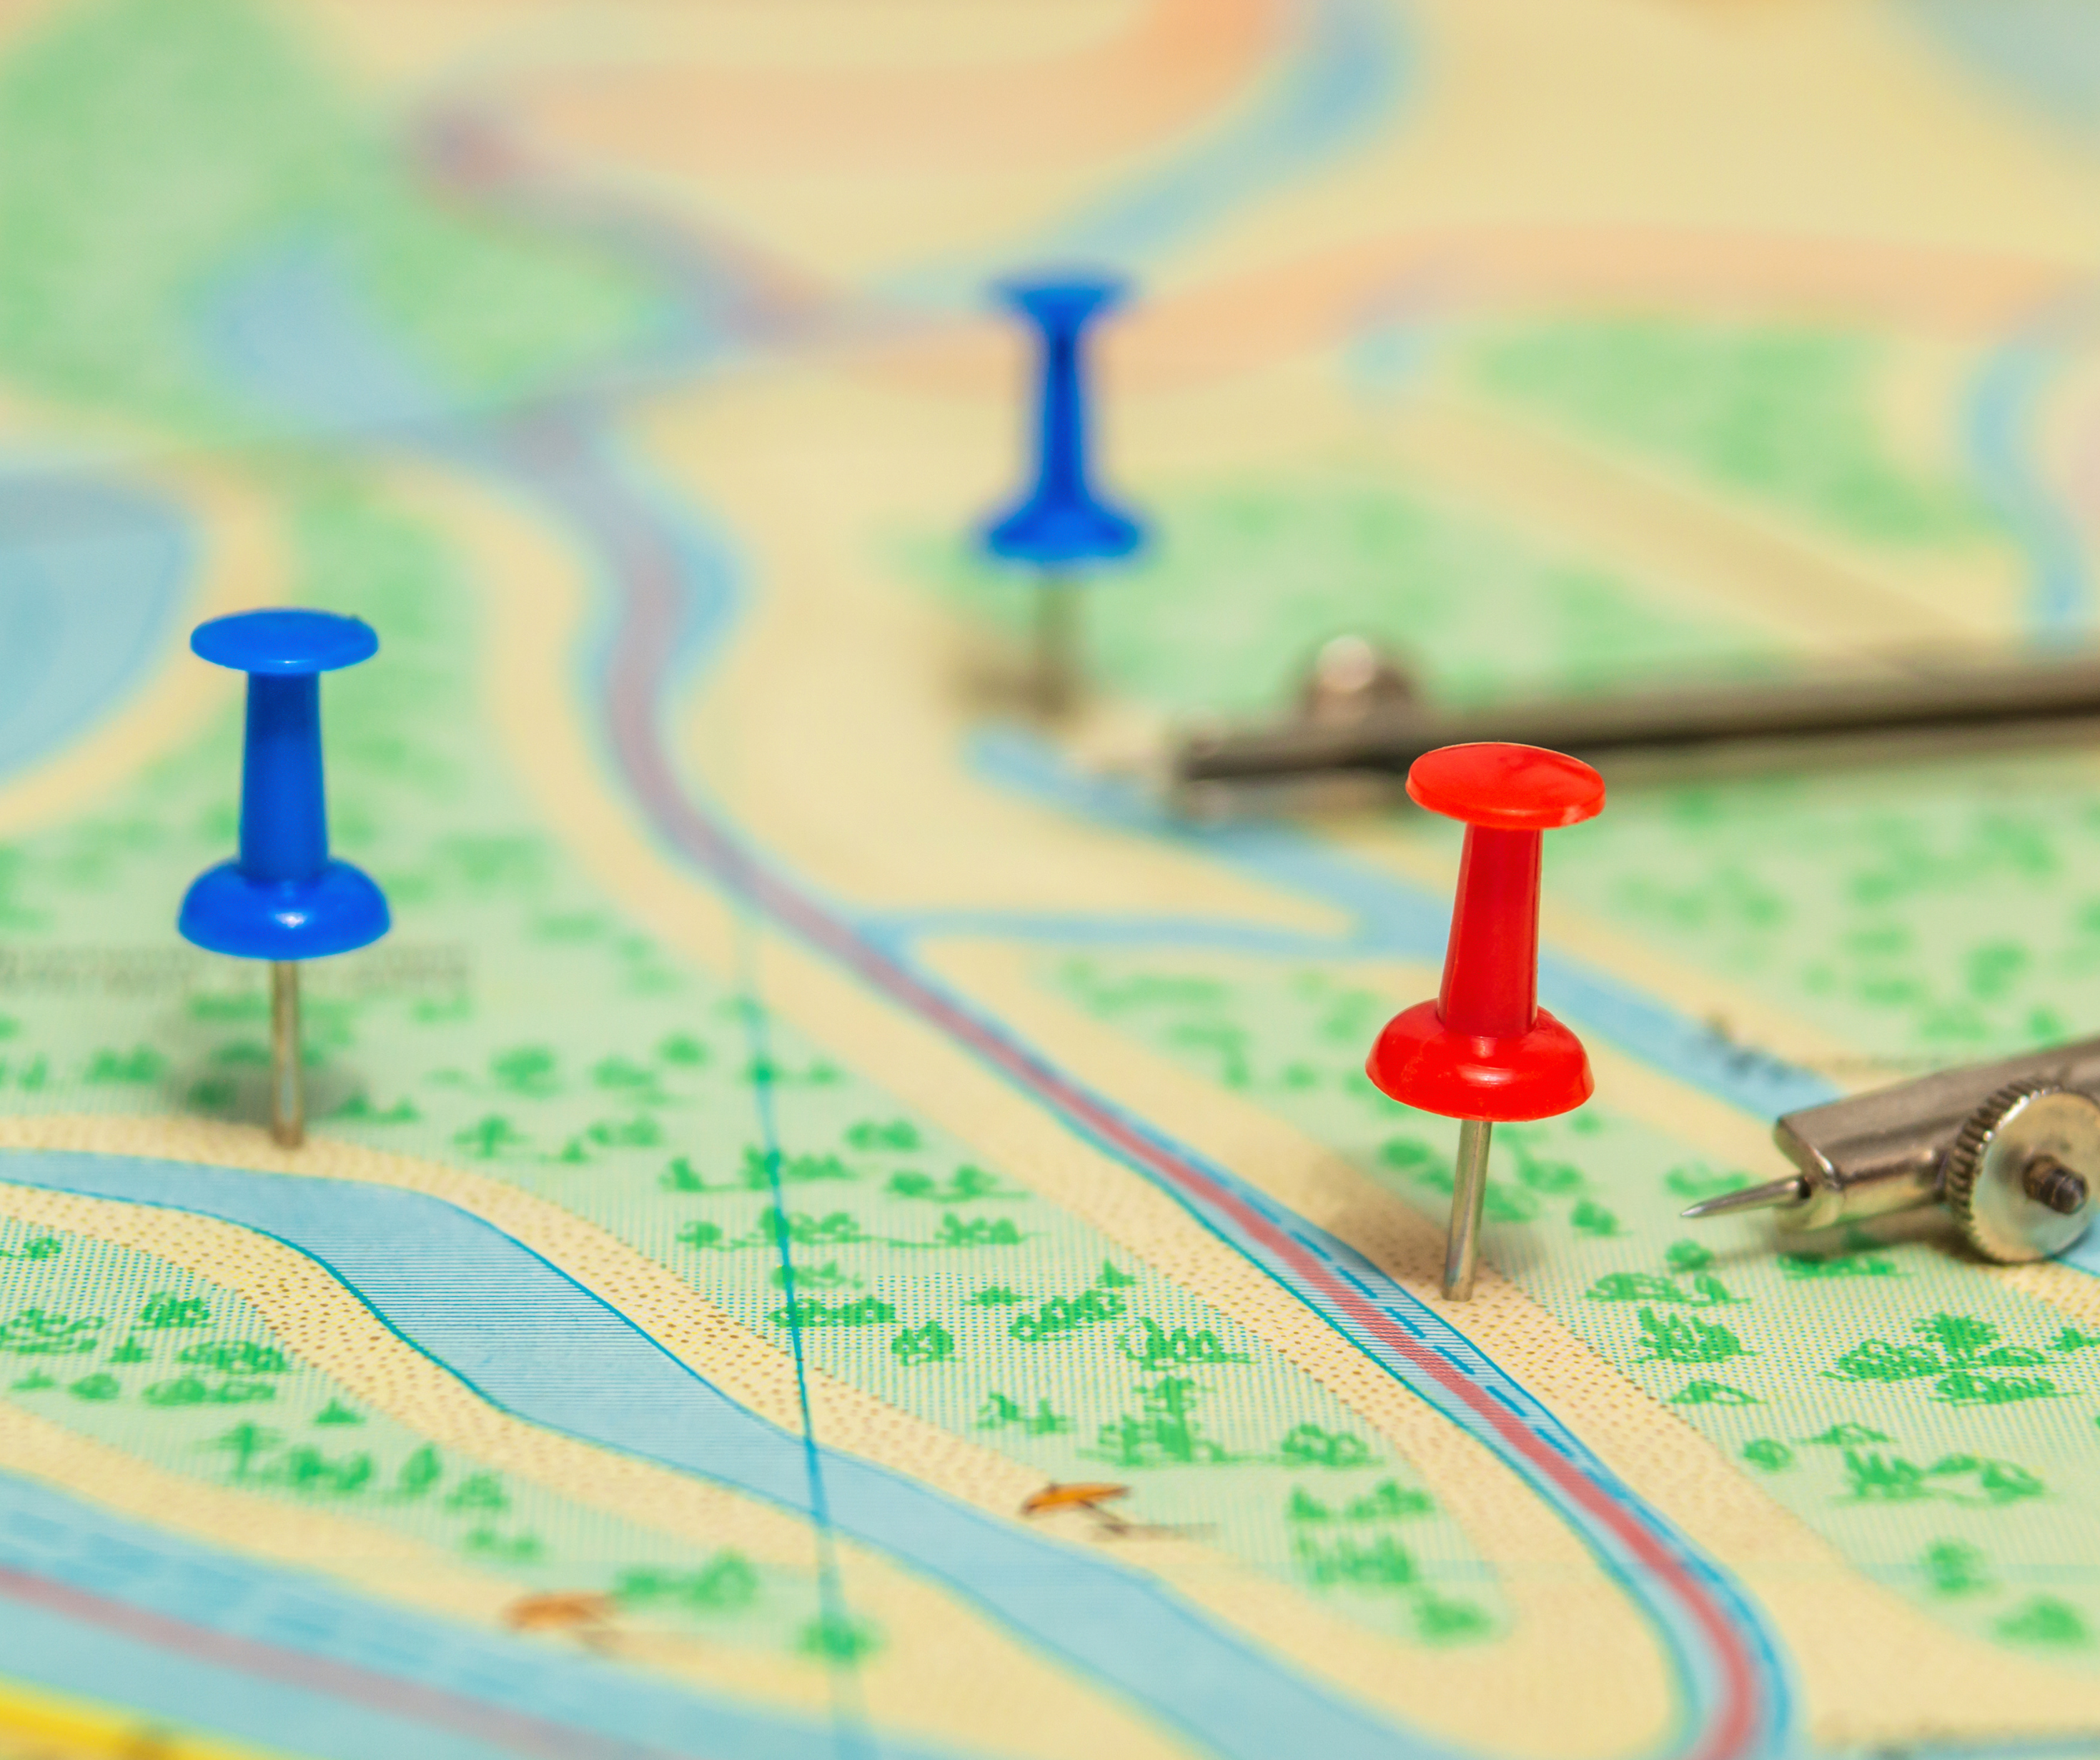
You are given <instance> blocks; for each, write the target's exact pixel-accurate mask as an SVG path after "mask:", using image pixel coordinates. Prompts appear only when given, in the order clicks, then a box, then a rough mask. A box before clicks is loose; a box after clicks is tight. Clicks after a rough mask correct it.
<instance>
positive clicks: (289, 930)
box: [175, 610, 388, 1147]
mask: <svg viewBox="0 0 2100 1760" xmlns="http://www.w3.org/2000/svg"><path fill="white" fill-rule="evenodd" d="M190 651H191V652H192V653H194V654H196V655H197V656H198V657H199V658H201V659H205V660H209V661H210V662H212V664H213V665H214V666H223V667H232V669H233V670H234V671H236V672H245V673H246V674H247V675H248V734H247V744H246V746H245V750H244V752H243V755H242V758H241V768H240V859H239V860H236V861H230V862H223V863H221V864H220V865H219V866H218V867H216V868H214V869H210V870H209V871H207V872H206V873H203V874H201V875H200V876H199V877H198V878H197V881H196V884H195V885H194V886H192V887H191V888H190V889H189V892H188V895H186V896H185V897H184V898H183V910H182V915H181V916H180V917H178V918H177V919H176V922H175V926H176V927H177V928H178V929H179V930H180V931H182V933H183V936H184V938H185V939H188V940H191V941H194V942H195V943H196V944H197V945H198V946H199V947H201V948H209V949H210V951H211V952H212V953H230V954H232V956H233V957H235V958H236V959H260V960H267V961H270V1134H271V1136H273V1137H276V1139H277V1141H278V1142H280V1143H283V1144H285V1145H286V1146H288V1147H289V1146H295V1145H297V1144H298V1142H301V1141H302V1139H303V1138H304V1137H305V1135H306V1125H307V1118H306V1113H307V1107H306V1093H305V1089H304V1085H303V1082H302V1077H301V1074H300V1067H299V1058H300V1042H299V961H302V960H309V959H320V958H321V957H323V956H324V955H326V954H329V953H349V952H350V951H351V949H352V948H361V947H364V946H365V945H367V944H369V943H371V942H373V941H377V939H379V938H380V936H382V935H384V934H386V930H387V925H388V918H387V914H386V895H385V894H384V893H382V891H380V890H379V888H378V887H377V886H376V885H375V884H373V881H372V880H371V878H369V877H368V875H366V874H364V873H362V872H361V871H360V870H359V869H355V868H353V867H351V865H350V864H349V863H348V862H342V861H332V860H329V843H328V802H327V799H326V797H325V795H324V793H323V790H322V785H321V681H320V675H321V674H322V673H324V672H333V671H338V670H339V669H341V668H342V667H351V666H355V665H356V664H357V663H358V662H359V661H360V660H369V659H370V658H372V656H373V654H375V653H377V652H378V651H379V638H378V637H377V636H375V635H374V634H373V631H372V629H371V627H370V626H369V625H368V624H366V623H360V621H359V620H358V619H357V618H346V617H336V616H333V615H332V614H329V612H326V611H295V610H285V611H244V612H241V613H240V614H239V615H237V616H235V617H223V618H214V619H213V620H212V621H211V622H210V623H200V624H199V625H198V626H197V627H196V629H195V630H194V631H192V633H191V636H190Z"/></svg>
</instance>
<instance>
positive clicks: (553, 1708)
mask: <svg viewBox="0 0 2100 1760" xmlns="http://www.w3.org/2000/svg"><path fill="white" fill-rule="evenodd" d="M352 1519H355V1518H354V1517H353V1518H352ZM0 1568H4V1569H9V1570H12V1571H15V1572H18V1573H20V1574H22V1575H24V1576H28V1577H33V1578H35V1579H37V1580H38V1581H41V1582H47V1583H54V1584H58V1585H61V1586H64V1587H66V1588H68V1589H71V1590H74V1591H78V1592H81V1593H84V1594H87V1595H93V1596H95V1597H96V1598H98V1599H101V1600H103V1601H104V1602H108V1603H114V1604H117V1605H119V1606H122V1607H126V1608H135V1609H139V1610H140V1611H143V1612H145V1613H149V1614H152V1615H155V1616H157V1617H161V1618H165V1619H169V1620H171V1621H178V1622H179V1623H181V1624H183V1625H184V1626H188V1627H190V1628H192V1629H193V1630H201V1631H205V1632H211V1633H215V1634H217V1635H220V1636H223V1637H227V1638H232V1639H237V1640H240V1641H242V1642H245V1643H257V1644H264V1645H267V1646H269V1647H271V1648H274V1649H276V1650H279V1651H284V1652H291V1653H293V1654H297V1655H301V1656H305V1657H314V1658H317V1659H320V1660H322V1661H329V1662H332V1663H335V1664H337V1665H342V1666H344V1667H348V1668H354V1669H357V1670H360V1671H362V1672H364V1673H366V1674H373V1675H377V1676H383V1677H385V1678H386V1679H390V1680H394V1681H399V1682H403V1683H408V1684H409V1685H411V1686H412V1687H418V1688H421V1689H424V1690H426V1691H430V1692H440V1693H443V1694H445V1695H446V1696H448V1697H451V1698H453V1699H455V1700H458V1701H462V1702H465V1703H467V1704H470V1705H474V1706H478V1707H479V1708H482V1709H486V1710H487V1711H490V1712H492V1713H493V1714H496V1715H497V1716H498V1717H501V1716H505V1715H508V1716H513V1717H518V1718H529V1719H532V1720H533V1721H535V1722H538V1723H545V1724H547V1725H549V1726H550V1733H553V1734H554V1735H557V1736H561V1735H563V1734H566V1735H567V1736H570V1737H574V1738H577V1739H579V1740H587V1741H588V1742H589V1748H588V1749H580V1750H579V1751H580V1752H581V1753H585V1754H587V1755H589V1756H594V1757H600V1760H628V1757H631V1760H642V1756H641V1754H640V1753H638V1752H637V1749H636V1748H635V1747H633V1744H637V1743H639V1744H642V1745H646V1749H647V1752H648V1753H649V1754H651V1755H664V1756H668V1755H669V1754H671V1753H677V1752H679V1751H681V1749H682V1748H683V1745H684V1744H685V1743H686V1741H687V1740H693V1741H698V1742H701V1743H704V1744H706V1745H708V1747H709V1748H712V1750H713V1751H723V1752H726V1751H730V1749H731V1748H732V1747H733V1749H734V1751H735V1753H738V1754H739V1755H740V1756H742V1755H748V1756H752V1757H753V1760H823V1756H824V1755H826V1754H827V1753H830V1752H831V1751H832V1742H831V1739H830V1738H831V1730H830V1726H829V1725H828V1723H825V1722H823V1721H821V1720H818V1719H814V1718H810V1719H801V1718H795V1717H793V1716H792V1714H788V1715H783V1714H780V1713H779V1712H777V1711H775V1710H773V1709H770V1708H766V1707H764V1706H762V1705H757V1704H751V1705H737V1704H736V1703H735V1701H726V1700H722V1699H714V1700H712V1701H711V1700H710V1699H709V1698H708V1697H704V1696H699V1695H698V1694H695V1693H694V1692H690V1690H687V1689H685V1688H682V1687H678V1686H677V1685H675V1684H673V1683H669V1682H665V1681H655V1680H651V1679H648V1678H646V1676H637V1674H635V1673H634V1672H633V1670H629V1669H626V1668H623V1667H621V1666H620V1665H615V1664H611V1663H605V1662H601V1661H597V1660H595V1659H593V1658H588V1657H577V1656H574V1655H571V1654H567V1653H565V1652H562V1650H559V1649H557V1648H553V1647H551V1646H549V1645H547V1644H545V1643H534V1642H533V1641H532V1640H530V1639H524V1638H520V1637H516V1636H513V1635H510V1634H507V1633H498V1632H487V1631H483V1630H478V1629H476V1628H475V1627H474V1626H471V1625H468V1624H465V1623H457V1624H455V1623H454V1622H452V1621H448V1620H445V1619H443V1618H442V1617H439V1616H435V1615H433V1614H430V1613H424V1612H422V1611H421V1610H419V1609H417V1608H412V1607H408V1606H405V1605H401V1604H392V1603H389V1602H386V1601H384V1600H382V1599H379V1598H377V1597H375V1596H369V1595H361V1594H359V1593H358V1592H356V1591H352V1590H349V1589H346V1588H344V1587H343V1586H341V1585H340V1584H338V1583H336V1582H333V1580H331V1579H330V1578H329V1577H326V1576H324V1575H323V1574H322V1573H320V1572H318V1571H308V1570H305V1569H298V1568H297V1567H293V1566H288V1565H284V1564H274V1563H270V1562H267V1561H263V1560H255V1559H251V1558H248V1557H245V1556H244V1555H241V1554H240V1553H239V1552H237V1551H233V1550H232V1549H230V1548H218V1547H209V1546H205V1545H203V1544H201V1543H199V1542H196V1541H192V1540H190V1539H188V1538H184V1537H183V1536H180V1535H179V1534H175V1533H172V1532H170V1530H167V1529H161V1528H156V1527H152V1526H150V1525H147V1524H145V1523H143V1522H139V1521H136V1520H132V1519H130V1518H129V1517H126V1516H121V1515H119V1514H117V1512H115V1511H111V1510H108V1509H105V1508H103V1507H100V1506H99V1505H95V1504H93V1503H90V1502H89V1501H88V1500H87V1499H86V1498H82V1497H79V1496H77V1495H76V1494H73V1493H72V1492H70V1491H68V1490H65V1489H60V1488H58V1487H54V1486H51V1485H43V1484H42V1483H39V1482H38V1481H33V1480H30V1479H29V1478H27V1477H25V1476H21V1475H18V1474H15V1473H13V1472H0ZM200 1602H204V1603H206V1604H207V1605H205V1606H203V1607H200V1605H199V1603H200ZM24 1608H29V1609H33V1612H31V1613H29V1615H28V1616H27V1618H26V1620H24V1617H23V1615H22V1611H21V1610H23V1609H24ZM47 1620H63V1621H68V1622H69V1623H73V1624H77V1626H80V1627H82V1629H83V1630H86V1631H89V1632H92V1633H94V1634H95V1640H94V1642H93V1643H90V1644H88V1645H85V1646H83V1647H82V1648H81V1650H80V1652H78V1654H77V1657H74V1656H73V1653H72V1652H64V1655H63V1657H48V1658H46V1666H45V1667H43V1668H42V1669H39V1670H30V1671H29V1672H28V1674H27V1675H25V1670H24V1661H25V1655H24V1652H23V1651H22V1650H20V1649H18V1648H15V1644H14V1643H13V1635H9V1639H8V1642H7V1648H6V1652H5V1655H4V1657H0V1674H5V1675H6V1676H7V1677H9V1678H11V1679H17V1680H20V1679H25V1678H29V1679H32V1681H33V1683H42V1684H46V1685H47V1686H48V1687H51V1688H52V1689H54V1690H57V1691H60V1692H81V1693H85V1694H86V1695H87V1696H91V1697H94V1698H96V1699H98V1700H100V1701H104V1702H108V1701H109V1700H110V1699H111V1698H112V1695H111V1694H110V1693H109V1691H108V1688H109V1683H110V1676H109V1675H108V1673H107V1671H106V1670H107V1664H106V1661H105V1660H104V1657H103V1656H102V1654H101V1646H102V1644H103V1643H105V1642H108V1641H117V1642H121V1643H132V1644H136V1645H139V1646H140V1647H141V1648H143V1649H145V1650H146V1651H148V1652H149V1653H151V1654H152V1656H154V1657H161V1658H166V1657H170V1655H174V1656H177V1657H179V1661H176V1662H174V1664H173V1665H171V1666H172V1672H173V1674H174V1676H175V1682H176V1683H187V1682H188V1681H189V1680H190V1679H192V1670H198V1669H202V1670H223V1671H224V1672H225V1673H226V1674H228V1675H230V1676H232V1678H233V1679H235V1680H237V1681H238V1682H240V1683H243V1685H244V1686H245V1687H249V1688H251V1689H252V1688H253V1687H255V1686H256V1685H257V1684H258V1683H260V1685H261V1686H262V1687H263V1688H265V1689H267V1690H268V1691H267V1692H266V1696H269V1694H270V1693H294V1694H298V1695H299V1696H301V1697H302V1699H307V1700H313V1699H317V1700H320V1701H323V1702H324V1703H325V1704H326V1705H328V1706H329V1713H330V1716H331V1718H333V1717H334V1716H337V1714H345V1715H350V1716H351V1721H352V1722H355V1715H352V1714H368V1715H370V1716H373V1717H378V1718H386V1719H387V1720H388V1721H390V1722H391V1721H393V1720H395V1719H397V1718H398V1719H401V1720H403V1721H405V1722H406V1723H408V1724H410V1725H412V1727H415V1728H417V1729H418V1730H423V1731H430V1732H431V1734H432V1735H433V1736H434V1737H435V1736H439V1735H442V1734H448V1733H451V1734H456V1733H457V1732H456V1731H447V1729H446V1726H444V1725H443V1724H440V1723H432V1722H429V1721H427V1720H426V1719H424V1718H421V1717H419V1716H418V1715H417V1714H416V1713H415V1712H414V1711H412V1710H402V1709H396V1708H391V1707H387V1706H385V1705H377V1704H374V1703H373V1702H371V1701H365V1700H362V1699H359V1698H356V1697H355V1696H348V1697H346V1696H343V1695H342V1694H339V1693H337V1692H331V1691H330V1690H329V1688H328V1687H325V1686H322V1685H318V1684H315V1685H308V1684H304V1683H293V1682H287V1681H285V1680H283V1679H280V1678H279V1677H276V1676H273V1675H270V1674H260V1673H258V1672H256V1671H254V1670H249V1669H245V1668H243V1667H241V1666H240V1665H239V1664H238V1663H235V1662H232V1661H223V1660H218V1659H213V1658H198V1657H191V1656H187V1655H182V1654H181V1653H180V1652H170V1651H169V1650H167V1649H166V1648H164V1647H162V1646H161V1645H160V1644H157V1643H155V1642H154V1640H153V1639H152V1638H150V1637H148V1636H144V1635H139V1634H137V1633H132V1632H127V1631H124V1630H113V1629H112V1628H110V1627H108V1626H104V1625H103V1624H102V1623H100V1622H99V1621H95V1620H94V1619H93V1618H92V1617H88V1616H86V1615H82V1614H77V1613H67V1612H64V1611H61V1610H53V1609H51V1608H46V1607H44V1606H42V1605H40V1604H37V1603H35V1602H34V1601H33V1600H32V1599H29V1598H25V1597H21V1596H19V1595H16V1594H15V1593H14V1592H12V1591H11V1590H10V1589H9V1588H8V1586H7V1585H6V1584H5V1583H4V1582H0V1632H5V1631H6V1630H7V1626H9V1624H11V1623H15V1622H18V1621H19V1622H22V1623H28V1624H29V1625H32V1626H37V1625H41V1624H42V1622H44V1621H47ZM61 1661H77V1663H78V1667H77V1668H73V1669H68V1668H66V1667H64V1666H60V1662H61ZM121 1679H122V1680H123V1683H124V1684H125V1685H126V1686H127V1687H129V1686H130V1685H131V1684H132V1683H133V1677H132V1676H131V1675H130V1674H128V1673H127V1674H125V1675H124V1676H123V1677H121ZM172 1684H173V1683H170V1686H168V1687H163V1689H162V1691H161V1692H160V1693H159V1695H158V1696H157V1701H156V1702H155V1703H154V1704H152V1705H151V1706H150V1707H149V1709H153V1710H156V1711H158V1712H161V1714H166V1715H174V1716H179V1717H181V1718H183V1719H185V1720H187V1721H191V1722H193V1723H197V1724H199V1725H201V1726H205V1727H216V1728H218V1729H219V1730H221V1731H230V1732H232V1733H235V1734H237V1735H240V1736H244V1737H245V1739H249V1740H258V1741H260V1742H262V1743H264V1744H265V1745H269V1746H272V1747H275V1746H277V1745H281V1744H282V1743H283V1741H284V1740H285V1729H286V1728H293V1729H296V1730H297V1731H298V1732H299V1739H298V1741H297V1743H296V1744H295V1745H297V1746H298V1748H299V1749H300V1751H301V1752H302V1753H303V1752H305V1751H307V1748H308V1747H310V1746H311V1743H310V1741H309V1740H307V1736H308V1734H309V1731H310V1730H311V1728H314V1727H320V1726H311V1725H309V1724H307V1723H304V1722H300V1723H292V1724H276V1723H270V1722H269V1721H268V1720H267V1717H266V1718H260V1719H258V1718H256V1717H254V1715H252V1714H249V1715H246V1716H240V1715H237V1714H239V1713H240V1712H241V1711H242V1709H243V1706H244V1702H245V1703H246V1704H247V1705H251V1706H252V1703H253V1701H252V1700H245V1696H244V1694H243V1693H242V1692H233V1693H232V1694H224V1695H223V1694H222V1692H221V1691H220V1688H219V1687H213V1688H211V1690H210V1691H209V1692H206V1693H205V1695H204V1696H202V1697H201V1698H199V1697H197V1696H189V1697H187V1698H185V1697H183V1696H179V1694H176V1693H174V1692H172V1690H171V1687H172ZM116 1697H117V1699H118V1700H119V1701H120V1702H121V1694H120V1695H117V1696H116ZM695 1725H697V1726H698V1727H693V1726H695ZM397 1734H398V1732H397ZM666 1742H669V1743H673V1744H675V1745H676V1746H673V1747H669V1748H667V1747H664V1746H663V1744H664V1743H666ZM467 1743H468V1744H469V1745H467V1746H466V1747H465V1749H464V1752H466V1753H471V1754H473V1755H475V1756H479V1755H482V1754H484V1753H504V1754H515V1753H518V1752H519V1751H520V1750H519V1749H518V1748H516V1747H515V1746H513V1745H505V1744H503V1743H501V1741H500V1740H499V1741H498V1742H497V1743H496V1745H494V1746H493V1747H492V1746H489V1745H485V1744H484V1743H483V1742H482V1741H479V1740H474V1739H473V1738H471V1737H470V1738H467ZM423 1751H424V1747H423V1745H416V1746H413V1747H409V1748H406V1749H404V1748H401V1747H396V1746H388V1747H386V1748H385V1749H378V1748H374V1747H372V1746H369V1745H366V1746H363V1747H349V1748H346V1749H342V1750H341V1752H342V1760H368V1757H369V1756H370V1755H371V1754H373V1753H380V1752H384V1753H387V1754H388V1755H390V1756H392V1755H395V1754H397V1753H399V1754H403V1755H404V1760H405V1756H406V1755H408V1754H412V1753H422V1752H423ZM458 1751H462V1750H461V1748H460V1746H459V1745H456V1744H452V1743H446V1744H444V1745H442V1746H433V1747H432V1748H431V1749H430V1752H431V1753H432V1754H433V1756H434V1757H435V1755H437V1754H439V1753H443V1754H451V1753H455V1752H458ZM564 1751H565V1752H566V1751H567V1750H566V1749H565V1750H564ZM703 1751H708V1750H707V1749H703ZM893 1751H895V1750H893ZM332 1752H333V1750H332V1751H331V1753H332ZM911 1752H913V1753H916V1754H920V1755H924V1756H926V1757H928V1760H933V1757H935V1756H939V1757H941V1760H952V1757H953V1755H954V1753H955V1750H953V1749H926V1748H914V1749H912V1750H911Z"/></svg>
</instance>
